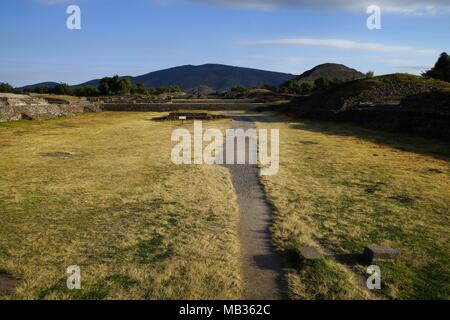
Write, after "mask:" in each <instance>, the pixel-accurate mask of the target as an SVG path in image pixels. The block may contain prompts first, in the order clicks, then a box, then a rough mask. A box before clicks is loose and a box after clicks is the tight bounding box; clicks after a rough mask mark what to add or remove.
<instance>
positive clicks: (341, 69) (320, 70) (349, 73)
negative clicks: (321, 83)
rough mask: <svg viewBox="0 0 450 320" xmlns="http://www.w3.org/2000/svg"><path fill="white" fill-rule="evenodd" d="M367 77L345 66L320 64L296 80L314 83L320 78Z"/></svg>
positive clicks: (347, 78) (346, 78) (349, 78)
mask: <svg viewBox="0 0 450 320" xmlns="http://www.w3.org/2000/svg"><path fill="white" fill-rule="evenodd" d="M364 77H365V75H364V74H363V73H362V72H359V71H358V70H355V69H351V68H349V67H347V66H344V65H343V64H335V63H325V64H320V65H318V66H316V67H314V68H312V69H311V70H308V71H305V72H304V73H303V74H301V75H300V76H298V77H297V78H295V80H297V81H299V82H314V80H316V79H318V78H328V79H330V80H334V79H338V80H352V79H361V78H364Z"/></svg>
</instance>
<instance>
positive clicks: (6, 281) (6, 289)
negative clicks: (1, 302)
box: [0, 271, 19, 296]
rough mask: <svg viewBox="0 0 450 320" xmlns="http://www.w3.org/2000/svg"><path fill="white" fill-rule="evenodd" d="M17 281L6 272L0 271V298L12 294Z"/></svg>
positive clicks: (17, 283)
mask: <svg viewBox="0 0 450 320" xmlns="http://www.w3.org/2000/svg"><path fill="white" fill-rule="evenodd" d="M18 285H19V281H18V280H17V279H16V278H14V277H13V276H12V275H10V274H9V273H7V272H3V271H0V296H6V295H11V294H13V293H14V291H15V289H16V287H17V286H18Z"/></svg>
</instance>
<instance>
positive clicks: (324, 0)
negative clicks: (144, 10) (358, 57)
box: [155, 0, 450, 14]
mask: <svg viewBox="0 0 450 320" xmlns="http://www.w3.org/2000/svg"><path fill="white" fill-rule="evenodd" d="M155 1H156V2H160V3H176V2H185V3H186V2H191V3H197V4H208V5H221V6H227V7H237V8H251V9H258V10H275V9H313V10H349V11H361V10H365V9H366V8H367V7H368V6H369V5H373V4H377V5H379V6H380V7H381V9H382V10H383V11H385V12H391V13H402V14H427V13H435V12H438V11H447V12H449V11H450V1H449V0H427V1H424V0H332V1H331V0H155Z"/></svg>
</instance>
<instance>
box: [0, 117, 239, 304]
mask: <svg viewBox="0 0 450 320" xmlns="http://www.w3.org/2000/svg"><path fill="white" fill-rule="evenodd" d="M151 116H156V114H149V113H145V114H143V113H102V114H82V115H78V116H76V117H73V118H66V119H56V120H48V121H42V122H26V121H25V122H15V123H3V124H0V174H1V179H0V208H1V210H0V219H1V224H0V273H2V272H3V273H7V274H9V275H12V276H13V277H15V278H16V279H17V280H18V287H17V289H16V291H15V293H14V294H12V295H8V296H0V299H228V298H239V296H240V291H241V278H240V262H239V256H240V255H239V250H240V249H239V239H238V236H237V230H238V228H237V224H238V222H239V215H238V209H237V204H236V199H235V195H234V192H233V187H232V184H231V180H230V177H229V173H228V171H227V170H226V169H225V168H223V167H220V166H175V165H173V164H171V162H170V152H171V141H170V135H171V132H172V129H173V128H175V127H177V126H179V123H177V122H176V123H175V122H169V123H165V122H154V121H149V120H148V118H149V117H151ZM206 124H207V123H205V126H206V127H207V125H206ZM188 125H189V124H188ZM227 125H228V122H227V121H225V120H224V121H215V122H214V126H215V127H217V126H223V127H226V126H227ZM48 153H50V154H52V153H70V154H71V156H70V157H67V158H63V157H56V158H55V157H48V156H46V154H48ZM70 265H78V266H80V267H81V273H82V290H73V291H69V290H68V289H67V287H66V280H67V276H68V274H66V268H67V267H68V266H70Z"/></svg>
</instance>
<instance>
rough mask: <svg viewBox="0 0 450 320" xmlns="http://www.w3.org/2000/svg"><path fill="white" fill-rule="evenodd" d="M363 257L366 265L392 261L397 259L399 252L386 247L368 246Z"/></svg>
mask: <svg viewBox="0 0 450 320" xmlns="http://www.w3.org/2000/svg"><path fill="white" fill-rule="evenodd" d="M363 256H364V260H366V262H368V263H372V262H373V261H393V260H395V259H397V258H398V256H399V252H398V251H397V250H395V249H392V248H388V247H381V246H368V247H366V248H364V253H363Z"/></svg>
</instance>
